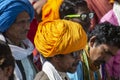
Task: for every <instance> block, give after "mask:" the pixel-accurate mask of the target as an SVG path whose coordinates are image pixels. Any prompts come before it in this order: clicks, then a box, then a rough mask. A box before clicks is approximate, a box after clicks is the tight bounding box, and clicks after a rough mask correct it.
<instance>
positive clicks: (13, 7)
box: [0, 0, 34, 33]
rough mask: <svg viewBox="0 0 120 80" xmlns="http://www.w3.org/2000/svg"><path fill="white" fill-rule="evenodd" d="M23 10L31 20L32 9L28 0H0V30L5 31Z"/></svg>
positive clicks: (32, 15)
mask: <svg viewBox="0 0 120 80" xmlns="http://www.w3.org/2000/svg"><path fill="white" fill-rule="evenodd" d="M23 11H26V12H28V14H29V15H30V19H31V21H32V19H33V17H34V9H33V7H32V5H31V3H30V2H29V1H28V0H0V32H2V33H3V32H5V31H6V30H7V29H8V28H9V27H10V26H11V25H12V24H13V23H14V21H15V20H16V18H17V16H18V15H19V14H20V13H21V12H23Z"/></svg>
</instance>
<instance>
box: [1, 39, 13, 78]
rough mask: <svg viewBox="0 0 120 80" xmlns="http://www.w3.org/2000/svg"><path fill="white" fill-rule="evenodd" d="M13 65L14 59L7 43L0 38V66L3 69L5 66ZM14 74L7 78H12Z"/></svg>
mask: <svg viewBox="0 0 120 80" xmlns="http://www.w3.org/2000/svg"><path fill="white" fill-rule="evenodd" d="M9 66H12V67H13V69H14V67H15V60H14V58H13V56H12V52H11V50H10V47H9V46H8V44H7V43H6V42H4V41H1V40H0V68H1V69H2V70H4V69H5V68H6V67H9ZM13 78H14V75H13V74H12V75H11V76H10V78H9V80H13Z"/></svg>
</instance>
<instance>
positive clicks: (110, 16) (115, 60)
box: [100, 0, 120, 80]
mask: <svg viewBox="0 0 120 80" xmlns="http://www.w3.org/2000/svg"><path fill="white" fill-rule="evenodd" d="M113 2H114V4H113V9H111V10H110V11H109V12H108V13H106V14H105V15H104V16H103V17H102V18H101V20H100V23H102V22H106V21H107V22H110V23H111V24H113V25H116V26H120V15H119V14H120V0H113ZM118 44H119V43H118ZM105 66H106V70H107V73H108V75H109V77H112V78H113V79H114V80H119V79H120V50H119V51H118V52H117V55H116V56H114V57H112V58H111V59H110V60H109V61H108V62H107V64H105ZM103 77H104V76H103Z"/></svg>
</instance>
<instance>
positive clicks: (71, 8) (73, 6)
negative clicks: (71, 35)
mask: <svg viewBox="0 0 120 80" xmlns="http://www.w3.org/2000/svg"><path fill="white" fill-rule="evenodd" d="M85 6H86V7H87V2H86V1H85V0H64V1H63V3H62V4H61V6H60V9H59V13H60V18H61V19H63V18H64V17H65V16H66V15H69V14H76V13H77V11H78V9H80V7H85Z"/></svg>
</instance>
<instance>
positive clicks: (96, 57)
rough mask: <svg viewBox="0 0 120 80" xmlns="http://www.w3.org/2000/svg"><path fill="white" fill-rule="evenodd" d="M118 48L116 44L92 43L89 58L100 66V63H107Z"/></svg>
mask: <svg viewBox="0 0 120 80" xmlns="http://www.w3.org/2000/svg"><path fill="white" fill-rule="evenodd" d="M118 50H119V49H118V48H117V47H115V46H110V45H107V44H99V45H96V44H95V43H94V44H93V45H92V46H91V45H90V51H89V59H90V61H91V62H92V64H94V65H95V66H100V64H102V63H106V62H107V61H108V60H109V59H110V58H111V57H113V56H114V55H115V53H117V51H118Z"/></svg>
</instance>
